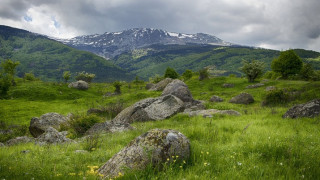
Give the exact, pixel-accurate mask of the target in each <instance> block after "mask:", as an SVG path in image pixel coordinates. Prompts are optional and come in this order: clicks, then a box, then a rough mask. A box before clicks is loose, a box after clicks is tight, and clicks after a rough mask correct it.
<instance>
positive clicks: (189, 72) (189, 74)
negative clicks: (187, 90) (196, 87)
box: [182, 69, 193, 80]
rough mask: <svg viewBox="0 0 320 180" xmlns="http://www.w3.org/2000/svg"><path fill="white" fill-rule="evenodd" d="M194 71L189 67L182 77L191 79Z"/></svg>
mask: <svg viewBox="0 0 320 180" xmlns="http://www.w3.org/2000/svg"><path fill="white" fill-rule="evenodd" d="M192 75H193V73H192V71H191V70H190V69H187V70H186V71H185V72H184V73H183V74H182V77H183V79H184V80H188V79H191V78H192Z"/></svg>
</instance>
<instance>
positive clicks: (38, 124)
mask: <svg viewBox="0 0 320 180" xmlns="http://www.w3.org/2000/svg"><path fill="white" fill-rule="evenodd" d="M67 121H68V118H66V117H65V116H63V115H61V114H58V113H47V114H44V115H42V116H40V118H38V117H33V118H32V119H31V121H30V126H29V131H30V133H31V135H32V136H33V137H35V138H36V137H38V136H40V135H41V134H43V133H44V132H45V131H46V129H47V128H49V127H53V128H55V129H59V128H60V125H61V124H63V123H66V122H67Z"/></svg>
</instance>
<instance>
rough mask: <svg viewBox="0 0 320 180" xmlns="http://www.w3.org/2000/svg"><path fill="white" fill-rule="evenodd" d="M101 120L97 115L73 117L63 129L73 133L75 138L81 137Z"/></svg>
mask: <svg viewBox="0 0 320 180" xmlns="http://www.w3.org/2000/svg"><path fill="white" fill-rule="evenodd" d="M101 121H102V120H101V118H100V117H99V116H97V115H94V114H90V115H84V116H83V115H75V116H73V117H72V118H71V120H70V122H69V124H68V125H66V126H67V127H66V126H65V127H63V129H70V131H71V132H73V133H75V135H76V137H80V136H83V135H84V133H85V132H86V131H87V130H88V129H89V128H90V127H92V126H93V125H94V124H96V123H99V122H101Z"/></svg>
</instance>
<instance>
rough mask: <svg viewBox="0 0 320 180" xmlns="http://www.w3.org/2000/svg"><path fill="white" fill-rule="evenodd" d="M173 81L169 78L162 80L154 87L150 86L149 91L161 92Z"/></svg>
mask: <svg viewBox="0 0 320 180" xmlns="http://www.w3.org/2000/svg"><path fill="white" fill-rule="evenodd" d="M172 81H173V79H171V78H165V79H164V80H162V81H160V82H158V83H157V84H155V85H154V86H152V87H151V88H150V89H149V91H163V90H164V88H166V86H167V85H168V84H169V83H171V82H172Z"/></svg>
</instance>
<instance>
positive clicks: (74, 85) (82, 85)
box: [68, 80, 89, 90]
mask: <svg viewBox="0 0 320 180" xmlns="http://www.w3.org/2000/svg"><path fill="white" fill-rule="evenodd" d="M68 87H69V88H75V89H80V90H87V89H89V84H88V83H87V82H85V81H82V80H79V81H77V82H72V83H70V84H69V85H68Z"/></svg>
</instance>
